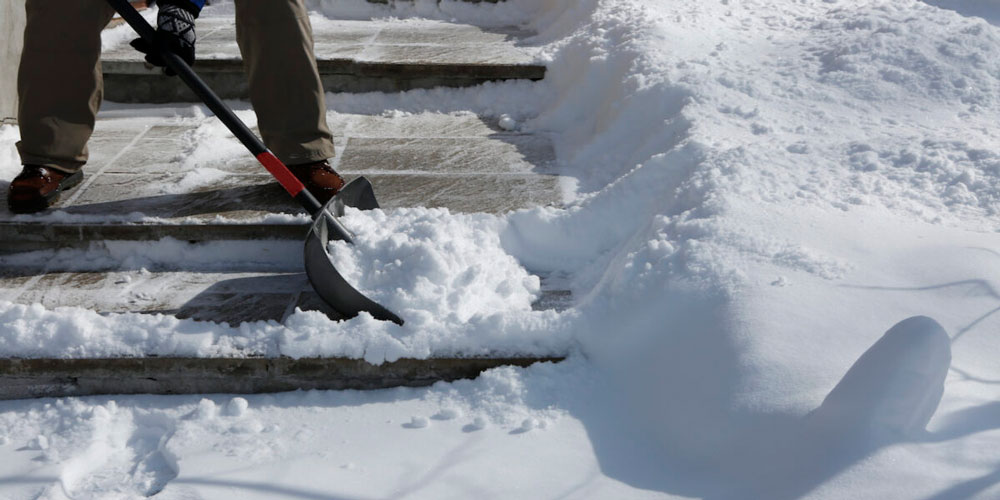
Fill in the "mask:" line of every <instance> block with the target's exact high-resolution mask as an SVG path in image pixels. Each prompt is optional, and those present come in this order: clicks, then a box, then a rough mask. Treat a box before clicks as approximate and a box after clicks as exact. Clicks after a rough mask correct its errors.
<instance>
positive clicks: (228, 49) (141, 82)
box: [101, 15, 545, 103]
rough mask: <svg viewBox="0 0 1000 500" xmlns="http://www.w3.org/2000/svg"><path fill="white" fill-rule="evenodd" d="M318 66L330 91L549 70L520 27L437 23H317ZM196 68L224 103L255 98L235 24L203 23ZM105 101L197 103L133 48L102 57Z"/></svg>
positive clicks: (444, 83) (468, 82) (459, 82)
mask: <svg viewBox="0 0 1000 500" xmlns="http://www.w3.org/2000/svg"><path fill="white" fill-rule="evenodd" d="M311 21H312V24H313V31H314V39H315V44H314V46H315V51H316V55H317V65H318V67H319V70H320V77H321V79H322V81H323V86H324V88H325V89H326V90H327V91H329V92H400V91H405V90H411V89H418V88H434V87H465V86H472V85H478V84H481V83H483V82H487V81H497V80H512V79H526V80H540V79H542V78H544V76H545V66H544V65H542V64H539V63H536V62H535V57H534V55H533V52H532V50H531V49H530V48H527V47H526V46H525V44H524V40H525V39H526V38H528V37H530V36H532V33H530V32H527V31H523V30H520V29H518V28H481V27H477V26H471V25H464V24H456V23H448V22H442V21H432V20H370V21H354V20H331V19H327V18H325V17H322V16H319V15H313V16H312V17H311ZM198 29H199V33H200V35H199V40H198V60H197V62H196V64H195V66H194V68H195V70H196V71H197V72H198V74H199V75H200V76H201V77H202V78H203V79H205V81H206V82H207V83H208V84H209V86H211V87H212V88H213V89H214V90H215V91H216V93H218V94H219V95H220V96H222V97H223V98H246V97H247V96H248V92H247V83H246V78H245V76H244V74H243V61H242V58H241V56H240V53H239V47H238V46H237V44H236V27H235V21H234V19H233V18H232V17H228V16H221V17H220V16H211V15H208V16H205V17H203V18H201V19H199V21H198ZM101 58H102V67H103V72H104V87H105V98H106V99H108V100H111V101H117V102H159V103H165V102H194V101H197V98H196V97H195V96H194V94H193V93H191V92H190V91H189V90H188V89H187V88H186V87H184V85H183V84H182V83H181V82H180V81H179V80H178V79H177V78H165V77H164V76H163V75H162V74H161V71H160V70H159V69H158V68H154V67H151V66H150V65H148V64H146V62H145V61H144V60H143V58H142V57H141V54H139V53H137V52H136V51H134V50H133V49H132V48H131V47H129V46H128V45H127V44H121V45H117V46H113V47H109V48H108V49H107V50H105V51H104V53H103V54H102V57H101Z"/></svg>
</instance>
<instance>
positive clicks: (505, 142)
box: [0, 110, 562, 254]
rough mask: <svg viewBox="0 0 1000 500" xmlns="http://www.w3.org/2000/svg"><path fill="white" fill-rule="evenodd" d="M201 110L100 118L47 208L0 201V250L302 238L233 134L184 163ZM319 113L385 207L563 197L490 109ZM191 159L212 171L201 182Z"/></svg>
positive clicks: (288, 205) (352, 168)
mask: <svg viewBox="0 0 1000 500" xmlns="http://www.w3.org/2000/svg"><path fill="white" fill-rule="evenodd" d="M161 111H163V110H161ZM125 115H127V113H125ZM210 120H214V119H174V118H159V119H155V118H129V117H121V118H115V117H106V116H102V118H101V119H99V121H98V126H97V131H96V132H95V135H94V138H93V139H92V140H91V143H90V149H91V161H90V163H89V164H88V165H87V167H86V169H85V175H86V178H85V180H84V183H82V184H81V185H80V186H78V187H76V188H74V189H73V190H72V191H69V192H67V193H66V194H64V195H63V197H62V199H61V200H60V201H59V202H58V203H57V204H56V208H57V210H56V211H53V212H48V213H43V214H40V215H33V216H23V215H20V216H15V215H13V214H11V213H10V212H8V211H7V210H6V200H2V201H3V203H0V207H2V208H0V254H2V253H10V252H19V251H27V250H38V249H46V248H54V247H70V246H86V245H88V244H89V243H90V242H93V241H102V240H159V239H162V238H164V237H172V238H175V239H178V240H187V241H214V240H253V239H289V240H301V239H302V238H303V237H304V234H305V232H306V224H308V222H309V218H308V217H305V216H304V214H302V211H301V209H300V208H299V207H298V206H297V205H296V204H295V202H294V201H292V200H290V199H289V198H288V196H287V195H286V194H285V192H284V191H282V190H281V188H280V187H278V186H277V184H275V183H274V181H273V180H272V179H271V177H270V176H269V174H267V173H266V172H265V171H264V170H263V168H262V167H261V166H260V165H259V164H257V162H256V160H254V159H253V158H252V157H251V156H250V155H249V154H247V153H245V152H243V151H241V150H240V148H239V147H238V146H237V145H236V143H235V139H228V140H221V139H219V140H217V142H222V144H219V147H222V148H229V149H231V150H232V151H233V157H231V158H227V159H225V160H224V161H218V162H213V163H208V164H195V165H190V164H188V163H186V160H187V158H188V156H189V155H197V154H200V153H199V152H200V151H201V149H199V148H204V147H205V145H204V144H200V143H199V142H198V139H197V136H198V134H200V133H202V132H203V131H202V130H200V129H199V127H204V126H206V124H207V123H209V121H210ZM329 121H330V122H331V125H332V127H333V129H334V130H335V131H336V137H335V143H336V146H337V156H336V157H335V158H334V159H333V163H334V166H335V167H336V168H337V170H338V171H340V172H342V173H343V174H344V175H345V177H347V178H348V179H351V178H353V177H356V176H358V175H365V176H366V177H368V178H369V179H371V180H372V182H373V184H374V186H375V190H376V194H377V195H378V197H379V200H380V202H381V203H382V206H383V207H385V208H387V209H391V208H396V207H411V206H427V207H445V208H448V209H450V210H453V211H456V212H494V213H500V212H505V211H508V210H514V209H519V208H526V207H531V206H538V205H559V204H561V201H562V196H561V191H560V185H559V183H560V181H559V177H558V176H557V175H555V167H554V159H555V153H554V152H553V149H552V144H551V142H550V141H549V139H548V138H547V137H544V136H538V135H530V134H521V133H517V132H507V131H503V130H500V129H499V128H498V127H497V126H496V125H495V123H496V120H495V119H493V118H488V117H479V116H476V115H472V114H451V115H449V114H438V113H426V114H416V115H406V116H396V117H384V116H372V115H354V114H339V113H331V114H330V116H329ZM227 141H228V142H227ZM199 144H200V146H199ZM229 149H227V151H228V150H229ZM200 169H211V170H212V171H213V172H215V175H214V176H212V177H209V178H208V180H207V181H205V180H204V179H202V178H200V177H199V172H200ZM3 197H6V190H2V194H0V198H3ZM296 215H298V216H296Z"/></svg>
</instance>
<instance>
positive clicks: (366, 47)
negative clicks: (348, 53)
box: [357, 25, 385, 61]
mask: <svg viewBox="0 0 1000 500" xmlns="http://www.w3.org/2000/svg"><path fill="white" fill-rule="evenodd" d="M383 31H385V25H382V26H378V29H376V30H375V34H374V35H372V37H371V38H370V39H369V40H368V42H369V43H365V44H364V45H362V48H361V51H360V52H358V55H357V60H358V61H364V60H366V59H365V57H366V56H367V55H368V50H369V49H371V48H372V47H374V46H375V45H376V44H375V40H377V39H378V37H379V36H380V35H381V34H382V32H383Z"/></svg>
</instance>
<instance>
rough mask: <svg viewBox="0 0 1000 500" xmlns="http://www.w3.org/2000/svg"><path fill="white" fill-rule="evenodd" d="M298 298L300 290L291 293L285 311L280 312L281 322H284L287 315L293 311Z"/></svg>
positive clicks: (300, 293)
mask: <svg viewBox="0 0 1000 500" xmlns="http://www.w3.org/2000/svg"><path fill="white" fill-rule="evenodd" d="M300 298H302V290H299V291H298V292H295V293H293V294H292V296H291V298H290V299H289V300H288V305H287V306H285V312H284V313H282V314H281V324H284V323H285V321H286V320H287V319H288V317H289V316H291V315H292V314H293V313H295V306H296V305H297V304H298V303H299V299H300Z"/></svg>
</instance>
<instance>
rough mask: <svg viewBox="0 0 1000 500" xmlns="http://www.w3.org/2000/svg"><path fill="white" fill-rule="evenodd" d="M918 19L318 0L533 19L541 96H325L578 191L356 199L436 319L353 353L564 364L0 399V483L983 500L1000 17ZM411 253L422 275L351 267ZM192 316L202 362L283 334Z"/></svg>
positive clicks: (79, 492) (777, 9) (603, 2)
mask: <svg viewBox="0 0 1000 500" xmlns="http://www.w3.org/2000/svg"><path fill="white" fill-rule="evenodd" d="M931 3H933V4H934V5H932V4H931ZM931 3H925V2H919V1H914V0H892V1H887V0H885V1H883V0H857V1H851V2H848V1H843V0H841V1H836V0H826V1H820V0H802V1H798V2H787V1H781V0H721V1H718V2H704V1H700V0H676V1H670V2H664V1H657V0H615V1H611V0H584V1H577V0H552V1H548V2H536V1H532V0H508V1H507V2H506V3H503V4H498V5H467V4H463V3H456V2H448V1H446V2H442V3H441V4H440V5H438V4H437V3H436V2H432V1H427V0H418V1H417V2H416V3H415V4H414V5H413V6H402V4H401V6H397V7H395V8H389V7H379V6H364V7H353V6H352V7H346V6H343V5H341V2H335V1H333V0H325V1H319V2H314V4H315V6H316V7H317V9H319V10H320V11H321V12H322V13H324V14H326V15H329V16H334V17H336V16H352V17H364V16H366V15H379V16H390V15H391V16H397V17H401V18H405V17H407V16H414V15H419V16H426V17H433V18H437V19H445V20H449V19H455V20H457V21H461V22H480V23H490V22H496V20H497V19H501V20H503V23H500V24H510V23H521V24H524V25H527V26H528V27H530V28H532V29H535V30H536V31H538V33H539V35H538V36H537V37H536V38H534V39H532V40H529V41H528V43H530V44H532V45H533V46H536V47H537V48H538V50H539V54H540V56H539V57H542V58H544V59H545V60H546V62H547V63H548V65H549V73H548V76H547V77H546V80H545V81H543V82H540V83H535V84H524V83H509V84H490V85H486V86H484V87H483V88H477V89H463V90H433V91H413V92H408V93H405V94H402V95H361V96H347V95H337V96H331V97H330V105H331V107H332V108H333V109H334V110H336V111H340V112H381V111H383V110H386V109H389V110H396V111H397V112H427V111H430V112H443V113H452V112H468V111H472V112H476V113H482V114H487V115H493V116H499V115H500V114H503V113H507V114H509V115H510V116H511V117H512V118H513V119H514V120H516V121H517V122H518V123H519V124H520V126H521V127H522V129H523V130H526V131H544V132H546V133H549V134H551V135H552V136H553V137H554V139H555V141H556V146H557V152H558V156H559V159H560V164H561V167H562V170H563V174H564V175H567V176H571V177H573V178H574V179H575V182H576V187H577V189H576V192H575V196H576V197H575V199H574V200H573V202H572V203H571V204H570V206H569V207H567V208H566V209H553V208H539V209H534V210H527V211H520V212H515V213H511V214H507V215H505V216H502V217H493V216H485V215H483V216H481V215H474V216H465V215H457V214H450V213H447V212H445V211H426V210H415V211H407V210H402V211H398V212H388V213H376V214H353V215H351V217H349V218H348V219H349V220H350V223H352V224H355V225H357V226H358V227H360V228H369V229H370V230H365V231H363V232H364V237H363V238H362V239H363V242H362V246H361V248H363V249H364V250H365V251H364V252H357V254H356V255H353V256H346V255H345V257H351V258H354V259H356V261H357V268H356V269H355V271H357V273H358V279H359V281H361V282H365V283H370V286H372V287H373V289H379V290H386V289H387V288H389V287H387V286H385V285H386V283H387V282H386V281H385V280H390V281H392V284H394V285H397V286H395V287H394V288H397V289H398V290H399V291H398V293H399V294H403V295H404V296H405V294H413V295H412V297H414V298H416V299H419V300H408V301H407V303H411V304H419V308H420V309H422V310H425V311H427V312H428V313H427V314H426V317H424V318H423V319H422V320H420V321H416V322H415V323H417V325H414V326H407V327H404V328H403V329H396V327H390V326H387V325H379V324H377V322H374V321H373V320H371V319H370V318H359V319H357V320H354V322H352V323H350V324H349V326H350V327H351V330H350V331H352V332H354V333H353V335H355V337H354V338H352V339H351V342H354V344H353V345H357V346H362V347H366V346H377V347H376V349H375V351H373V352H377V353H378V354H377V355H376V356H375V357H374V358H373V361H378V360H379V358H378V356H383V357H385V358H393V357H398V356H404V355H405V356H426V355H428V354H429V353H431V352H432V351H433V350H434V349H433V348H430V347H428V346H432V345H433V346H436V348H443V347H446V346H448V345H461V344H462V343H463V342H474V341H470V340H469V337H470V336H477V335H484V336H490V337H492V338H498V337H500V338H503V337H504V336H505V335H508V334H510V335H527V333H530V336H526V337H524V338H533V339H546V341H551V342H553V344H550V346H551V345H557V346H561V347H564V348H566V349H567V350H570V351H571V352H572V355H571V357H570V360H569V361H567V362H565V363H562V364H558V365H544V366H536V367H533V368H529V369H524V370H521V369H500V370H494V371H492V372H489V373H488V374H486V375H484V376H483V377H481V378H479V379H477V380H475V381H465V382H459V383H454V384H439V385H437V386H435V387H433V388H430V389H423V390H412V389H405V390H403V389H400V390H393V391H379V392H372V393H320V392H316V393H298V394H286V395H275V396H252V397H246V398H243V399H240V398H232V397H229V396H212V397H206V398H205V399H202V398H200V397H129V398H86V399H81V400H63V401H29V402H8V403H2V404H0V464H3V467H2V469H0V495H5V496H8V497H11V498H36V497H39V496H40V497H43V498H63V497H70V498H108V497H115V496H119V497H131V496H136V495H143V494H148V493H153V492H157V491H161V493H160V495H159V496H160V497H163V498H198V497H206V498H207V497H211V498H219V497H228V496H237V497H241V498H242V497H250V496H251V495H257V497H259V498H277V497H286V498H372V497H401V496H410V497H419V498H441V497H448V498H466V497H470V496H479V497H495V498H510V497H518V498H522V497H523V498H556V497H570V498H643V497H666V498H680V497H685V498H688V497H694V498H735V499H743V498H754V499H756V498H768V499H782V498H801V497H808V498H831V499H833V498H838V499H839V498H905V499H911V498H936V499H938V498H939V499H950V498H997V497H1000V486H998V483H1000V458H998V457H997V455H996V452H995V450H996V449H998V448H1000V430H998V429H1000V424H998V422H1000V367H998V366H997V364H996V359H997V358H998V355H1000V339H997V338H996V337H995V336H994V335H995V332H996V331H997V329H998V327H1000V317H998V315H996V313H997V311H1000V294H998V292H997V283H998V282H1000V237H998V236H997V233H996V231H997V229H998V223H1000V214H998V210H1000V133H998V132H997V126H998V118H1000V61H998V60H997V58H996V53H997V52H998V50H1000V28H998V27H997V26H995V25H994V24H991V23H995V22H997V21H996V20H997V19H998V18H1000V5H998V4H997V2H994V1H985V0H984V1H979V2H973V1H956V2H945V1H934V2H931ZM940 7H944V8H940ZM976 16H981V17H976ZM490 20H492V21H490ZM401 22H404V21H401ZM16 135H17V131H16V129H12V128H9V127H8V128H6V129H2V130H0V141H3V142H2V148H0V171H2V173H3V174H4V175H5V176H7V178H9V177H10V176H11V175H13V174H12V172H15V171H16V157H15V155H14V153H13V150H12V147H11V145H12V142H13V141H14V140H16ZM205 137H206V139H205V140H206V141H213V142H212V144H215V143H216V142H219V141H223V140H228V139H225V138H224V137H222V136H221V135H218V136H212V135H211V134H206V135H205ZM205 144H208V143H207V142H206V143H205ZM390 229H392V230H394V231H395V232H397V235H395V236H390V235H389V234H388V232H389V230H390ZM428 235H435V236H438V237H440V238H445V237H446V238H448V239H449V240H450V241H449V243H450V244H451V247H449V248H451V249H457V250H458V251H457V252H456V253H455V255H456V257H455V259H456V260H454V261H448V260H447V257H446V254H448V253H449V252H445V251H442V250H441V248H435V247H434V246H433V245H430V244H429V243H427V241H426V240H422V239H421V238H425V237H426V236H428ZM479 245H485V250H484V251H483V252H482V255H481V256H480V257H481V258H482V261H476V257H477V256H476V255H475V252H472V251H469V249H470V248H473V247H475V246H479ZM407 248H408V249H410V250H413V249H416V250H417V251H418V252H420V253H421V254H422V255H424V256H425V257H426V259H425V260H424V261H423V263H424V265H412V266H410V267H407V269H412V270H413V274H406V273H403V274H398V273H397V274H395V275H391V276H390V275H370V276H366V275H365V274H364V273H365V272H366V271H365V270H366V269H368V270H371V269H389V271H393V270H394V268H393V265H392V264H393V262H394V260H393V261H392V262H390V259H394V258H395V257H394V255H396V254H395V253H394V252H398V251H400V250H401V249H407ZM342 250H343V251H344V252H350V251H349V250H347V249H342ZM463 259H471V260H463ZM380 264H381V266H382V267H379V266H380ZM479 264H482V265H484V266H485V265H486V264H490V265H492V266H500V268H499V269H487V268H486V267H481V268H477V265H479ZM386 266H388V267H386ZM522 267H523V268H527V269H531V270H533V271H536V272H546V273H553V274H556V275H560V276H567V277H570V278H569V280H570V282H571V285H572V288H573V292H574V295H575V297H576V298H577V299H576V300H577V302H576V304H575V307H573V308H572V309H570V310H568V311H565V312H562V313H556V312H548V313H537V312H532V311H530V308H526V307H525V304H526V303H529V302H530V298H529V297H530V296H531V295H532V294H534V293H536V292H537V281H536V280H533V279H532V278H531V277H530V276H529V275H528V274H527V273H525V272H524V271H523V269H521V268H522ZM396 270H398V269H396ZM470 270H471V272H470ZM380 280H381V281H380ZM430 284H433V285H434V286H429V285H430ZM469 290H476V291H475V292H474V293H472V294H468V293H467V292H468V291H469ZM384 300H387V301H391V300H393V299H392V298H391V297H390V296H386V297H385V298H384ZM410 314H414V315H415V316H416V317H421V315H420V312H419V311H411V312H410ZM914 316H922V317H923V318H915V319H910V320H907V318H912V317H914ZM904 320H907V321H905V322H903V321H904ZM143 321H146V322H148V321H150V320H148V319H140V318H137V317H134V316H129V315H122V316H110V317H99V316H97V315H93V314H88V313H85V312H83V311H72V310H70V311H67V310H62V311H45V310H42V309H40V308H38V307H30V308H25V307H22V306H15V305H11V304H0V349H3V350H5V352H20V351H18V349H23V348H25V346H26V345H30V343H31V342H32V341H33V339H37V338H38V337H37V334H29V333H31V332H50V333H52V334H53V335H55V336H57V337H58V338H59V341H58V342H53V343H52V345H51V346H46V345H40V346H39V345H38V343H37V342H36V343H35V344H34V346H35V349H36V352H44V351H45V349H47V348H49V347H51V349H53V350H54V351H56V352H57V353H58V354H61V355H65V354H66V353H67V352H71V353H72V352H76V353H77V354H78V353H79V352H78V351H72V347H73V345H74V344H73V342H77V344H76V345H77V346H82V345H84V344H87V343H92V342H93V343H98V344H100V342H105V341H107V342H111V344H107V345H112V346H114V345H125V346H126V347H127V344H128V342H126V341H125V340H123V339H126V340H127V339H129V338H130V337H129V335H134V334H135V332H138V331H146V329H147V328H150V326H149V325H148V323H143ZM324 321H325V320H324V319H322V318H319V317H316V316H315V315H307V314H299V315H296V316H293V318H292V319H291V320H290V322H289V325H286V326H285V327H282V328H283V329H282V330H281V332H278V333H276V334H275V335H278V337H274V338H286V339H287V338H293V334H294V333H296V331H297V330H296V329H297V328H301V329H302V331H303V332H305V333H306V334H305V335H301V336H300V337H302V338H305V339H307V340H306V341H305V348H304V350H303V351H302V352H305V353H309V352H314V351H312V350H311V349H318V348H320V347H316V346H321V345H322V342H321V341H318V342H314V343H310V342H309V341H308V339H309V338H313V339H322V338H323V337H322V334H323V332H325V331H348V330H346V329H344V328H346V327H345V326H344V325H339V326H338V325H333V324H326V323H324ZM900 322H902V323H900ZM160 323H161V324H159V325H158V326H157V328H159V330H156V331H157V332H160V334H163V335H165V336H166V338H169V337H170V334H171V332H172V331H176V333H178V334H180V333H181V332H182V331H183V330H185V329H189V328H190V325H189V324H187V323H172V324H166V323H164V321H163V320H160ZM897 323H898V324H899V325H898V326H897V327H896V328H893V326H894V325H897ZM164 325H165V326H164ZM204 328H207V329H209V330H211V331H210V332H208V333H207V334H206V338H208V339H209V340H208V341H207V344H206V345H207V346H208V348H211V347H212V346H218V345H231V344H227V343H231V342H235V341H238V340H239V339H247V338H255V337H254V335H258V336H259V335H263V334H262V333H261V332H263V331H264V330H265V329H267V328H271V329H275V330H279V329H280V328H279V327H277V326H274V325H264V324H259V325H243V326H242V327H240V328H235V329H227V328H224V327H204ZM890 328H893V329H892V330H891V331H890ZM942 328H943V329H942ZM171 329H173V330H171ZM887 331H890V333H889V334H887V335H885V337H884V338H883V334H886V332H887ZM60 332H63V333H64V335H62V336H61V337H60V336H58V334H59V333H60ZM526 332H527V333H526ZM547 334H550V335H549V336H546V335H547ZM109 335H110V336H111V337H109ZM116 335H117V337H114V336H116ZM112 337H113V338H112ZM413 337H416V338H419V339H422V340H421V341H419V342H412V341H411V340H412V338H413ZM267 338H272V337H267ZM513 338H515V339H516V338H517V337H513ZM234 339H235V340H234ZM427 339H432V340H434V341H437V342H439V343H438V344H433V342H431V343H428V342H427V341H426V340H427ZM880 339H881V340H880ZM876 341H878V343H877V344H876ZM116 342H117V344H116ZM123 342H124V343H123ZM101 345H104V344H101ZM386 345H391V348H386V347H385V346H386ZM466 345H468V344H466ZM873 345H874V347H872V346H873ZM870 347H871V348H872V349H871V351H869V352H868V353H867V354H865V356H863V357H862V353H865V351H866V350H868V349H869V348H870ZM123 348H124V347H123ZM209 350H210V349H209ZM361 352H368V351H367V350H365V349H362V350H361ZM859 358H860V359H859ZM856 361H857V364H856V365H855V362H856ZM852 365H854V367H853V368H852ZM849 369H850V373H849V375H848V376H846V377H845V374H847V373H848V370H849ZM842 379H843V380H842ZM942 379H943V393H942V391H941V382H942ZM838 383H839V385H838ZM835 386H836V387H837V389H836V391H833V392H831V391H832V390H833V389H834V387H835ZM828 395H829V396H828ZM938 398H940V404H939V405H938ZM112 400H113V401H114V402H112ZM928 420H929V423H928ZM925 424H926V425H925ZM925 427H926V428H925Z"/></svg>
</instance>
